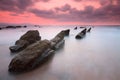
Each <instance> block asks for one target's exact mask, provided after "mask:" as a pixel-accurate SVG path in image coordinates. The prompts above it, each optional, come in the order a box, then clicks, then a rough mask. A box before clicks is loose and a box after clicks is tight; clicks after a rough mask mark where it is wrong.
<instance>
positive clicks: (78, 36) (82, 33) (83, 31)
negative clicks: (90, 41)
mask: <svg viewBox="0 0 120 80" xmlns="http://www.w3.org/2000/svg"><path fill="white" fill-rule="evenodd" d="M86 30H87V29H86V28H85V29H83V30H82V31H81V32H80V33H78V34H77V35H76V36H75V38H76V39H81V38H83V37H84V36H85V35H86Z"/></svg>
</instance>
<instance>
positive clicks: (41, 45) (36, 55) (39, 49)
mask: <svg viewBox="0 0 120 80" xmlns="http://www.w3.org/2000/svg"><path fill="white" fill-rule="evenodd" d="M52 54H54V50H51V43H50V41H48V40H43V41H38V42H36V43H34V44H32V45H30V46H28V47H27V48H26V49H25V50H23V51H21V52H19V54H18V55H16V56H15V57H14V58H13V59H12V61H11V62H10V64H9V71H10V72H23V71H27V70H31V69H33V68H35V67H36V66H38V65H39V64H40V63H44V61H45V60H46V59H47V58H48V57H50V56H51V55H52Z"/></svg>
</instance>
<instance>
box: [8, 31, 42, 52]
mask: <svg viewBox="0 0 120 80" xmlns="http://www.w3.org/2000/svg"><path fill="white" fill-rule="evenodd" d="M40 39H41V37H40V36H39V32H38V31H37V30H29V31H28V32H26V33H25V34H24V35H23V36H21V37H20V39H19V40H17V41H16V42H15V45H14V46H11V47H9V49H10V51H11V52H18V51H21V50H23V49H25V48H26V47H27V46H28V45H30V44H32V43H35V42H36V41H38V40H40Z"/></svg>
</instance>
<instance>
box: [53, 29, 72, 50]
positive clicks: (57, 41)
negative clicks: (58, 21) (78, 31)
mask: <svg viewBox="0 0 120 80" xmlns="http://www.w3.org/2000/svg"><path fill="white" fill-rule="evenodd" d="M69 32H70V30H69V29H67V30H62V31H61V32H60V33H58V34H57V35H56V36H55V37H54V38H53V39H52V40H51V46H52V49H58V48H59V47H60V46H61V45H62V44H64V42H65V40H64V37H65V36H67V35H69Z"/></svg>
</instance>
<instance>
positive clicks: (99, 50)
mask: <svg viewBox="0 0 120 80" xmlns="http://www.w3.org/2000/svg"><path fill="white" fill-rule="evenodd" d="M76 26H77V27H78V28H77V30H74V28H75V27H76ZM80 27H81V26H80V25H54V26H52V25H41V26H39V27H35V26H28V27H27V28H17V29H2V30H0V80H120V26H114V25H113V26H109V25H104V26H94V27H93V26H92V29H91V31H90V32H88V33H87V34H86V36H85V37H84V38H82V39H75V36H76V35H77V34H78V33H79V32H80V31H81V30H83V28H80ZM86 27H87V28H88V27H91V26H86ZM65 29H70V35H69V36H67V37H65V38H64V39H65V44H64V46H63V47H61V48H60V49H58V50H56V51H55V54H54V56H53V57H52V58H51V59H50V60H49V61H48V62H46V63H45V64H43V65H41V66H39V67H37V68H35V69H34V70H31V71H28V72H25V73H20V74H12V73H10V72H9V71H8V65H9V63H10V61H11V60H12V59H13V58H14V57H15V55H17V53H15V54H13V53H11V52H10V50H9V47H10V46H12V45H14V44H15V41H16V40H18V39H19V38H20V37H21V36H22V35H23V34H25V33H26V32H27V31H28V30H38V31H39V33H40V36H41V39H42V40H44V39H47V40H51V39H52V38H54V37H55V36H56V35H57V34H58V33H59V32H60V31H61V30H65Z"/></svg>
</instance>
